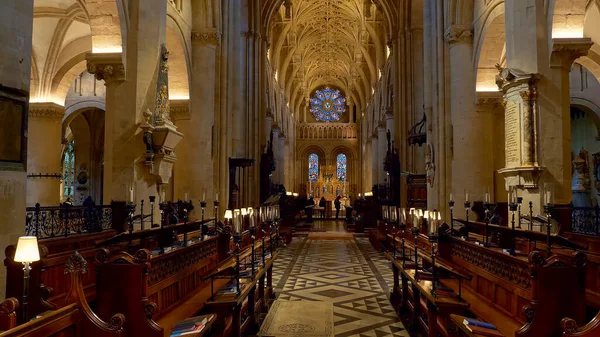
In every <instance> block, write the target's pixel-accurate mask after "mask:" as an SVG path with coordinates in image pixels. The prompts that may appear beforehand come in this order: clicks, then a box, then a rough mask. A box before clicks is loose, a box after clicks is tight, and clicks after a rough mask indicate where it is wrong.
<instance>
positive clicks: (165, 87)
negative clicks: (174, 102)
mask: <svg viewBox="0 0 600 337" xmlns="http://www.w3.org/2000/svg"><path fill="white" fill-rule="evenodd" d="M168 61H169V51H168V50H167V47H165V44H162V45H161V55H160V64H159V70H158V77H157V79H156V82H157V83H156V104H155V110H154V121H155V125H164V124H172V122H171V111H170V106H169V66H168V65H167V62H168Z"/></svg>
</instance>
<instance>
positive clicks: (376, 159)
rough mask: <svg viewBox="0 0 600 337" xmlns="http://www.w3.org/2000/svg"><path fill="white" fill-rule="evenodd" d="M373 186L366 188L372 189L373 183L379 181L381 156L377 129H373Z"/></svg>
mask: <svg viewBox="0 0 600 337" xmlns="http://www.w3.org/2000/svg"><path fill="white" fill-rule="evenodd" d="M370 139H371V186H367V188H366V190H367V191H371V189H372V188H373V185H375V184H378V183H379V166H378V165H379V156H378V150H377V149H378V146H379V141H378V136H377V131H373V134H372V135H371V138H370Z"/></svg>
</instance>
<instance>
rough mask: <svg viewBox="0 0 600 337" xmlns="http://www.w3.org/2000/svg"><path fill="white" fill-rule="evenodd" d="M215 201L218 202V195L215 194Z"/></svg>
mask: <svg viewBox="0 0 600 337" xmlns="http://www.w3.org/2000/svg"><path fill="white" fill-rule="evenodd" d="M215 201H219V193H217V194H216V196H215Z"/></svg>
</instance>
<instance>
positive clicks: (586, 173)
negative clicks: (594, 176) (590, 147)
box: [571, 148, 591, 207]
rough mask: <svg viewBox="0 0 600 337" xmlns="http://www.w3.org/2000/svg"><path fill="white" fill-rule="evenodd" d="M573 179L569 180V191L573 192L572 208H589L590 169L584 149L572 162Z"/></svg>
mask: <svg viewBox="0 0 600 337" xmlns="http://www.w3.org/2000/svg"><path fill="white" fill-rule="evenodd" d="M573 168H574V171H573V177H572V179H571V190H572V191H573V206H576V207H590V206H591V199H590V196H589V192H590V187H591V186H590V184H591V180H590V168H589V165H588V152H587V150H585V149H583V148H582V149H581V151H579V155H578V156H577V157H575V159H574V160H573Z"/></svg>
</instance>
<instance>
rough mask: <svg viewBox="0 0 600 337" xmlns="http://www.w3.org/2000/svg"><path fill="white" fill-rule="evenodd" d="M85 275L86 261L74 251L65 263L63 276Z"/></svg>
mask: <svg viewBox="0 0 600 337" xmlns="http://www.w3.org/2000/svg"><path fill="white" fill-rule="evenodd" d="M85 273H87V261H86V260H85V259H84V258H83V256H81V254H79V252H78V251H75V253H73V255H71V257H70V258H69V259H68V260H67V262H66V263H65V274H79V275H82V274H85Z"/></svg>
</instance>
